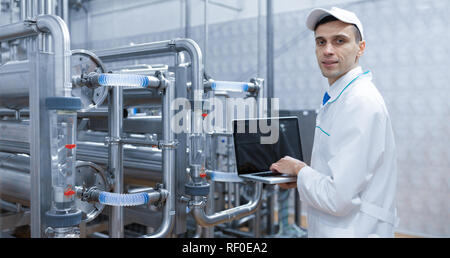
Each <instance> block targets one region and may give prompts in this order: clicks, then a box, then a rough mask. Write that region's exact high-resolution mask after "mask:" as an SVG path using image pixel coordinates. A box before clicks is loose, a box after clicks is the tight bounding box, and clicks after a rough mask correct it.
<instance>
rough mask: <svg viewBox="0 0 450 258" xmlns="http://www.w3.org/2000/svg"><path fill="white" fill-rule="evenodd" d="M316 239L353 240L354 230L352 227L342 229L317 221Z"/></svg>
mask: <svg viewBox="0 0 450 258" xmlns="http://www.w3.org/2000/svg"><path fill="white" fill-rule="evenodd" d="M315 235H316V237H320V238H354V237H356V236H355V230H354V228H353V227H349V228H343V227H341V226H340V225H330V224H328V223H324V222H322V221H321V220H320V219H319V220H318V221H317V228H316V234H315Z"/></svg>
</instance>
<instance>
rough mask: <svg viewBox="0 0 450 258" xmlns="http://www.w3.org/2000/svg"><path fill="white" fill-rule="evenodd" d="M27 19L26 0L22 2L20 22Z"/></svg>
mask: <svg viewBox="0 0 450 258" xmlns="http://www.w3.org/2000/svg"><path fill="white" fill-rule="evenodd" d="M26 18H27V7H26V3H25V0H20V20H21V21H23V20H25V19H26Z"/></svg>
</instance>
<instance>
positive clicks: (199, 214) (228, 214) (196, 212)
mask: <svg viewBox="0 0 450 258" xmlns="http://www.w3.org/2000/svg"><path fill="white" fill-rule="evenodd" d="M254 191H255V192H254V194H253V198H252V199H251V200H250V201H249V202H248V203H246V204H244V205H241V206H238V207H234V208H232V209H227V210H224V211H220V212H216V213H214V214H211V215H207V214H206V212H205V210H204V207H203V206H204V205H195V204H194V208H193V211H192V215H193V216H194V218H195V221H196V222H197V224H199V225H201V226H203V227H210V226H215V225H218V224H221V223H225V222H230V221H232V220H236V219H240V218H242V217H245V216H247V215H249V214H252V213H253V212H255V211H256V209H257V208H258V207H259V205H260V204H261V199H262V198H261V197H262V184H261V183H255V188H254ZM196 198H198V197H196ZM197 201H199V200H197Z"/></svg>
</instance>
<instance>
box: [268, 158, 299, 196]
mask: <svg viewBox="0 0 450 258" xmlns="http://www.w3.org/2000/svg"><path fill="white" fill-rule="evenodd" d="M305 166H306V164H305V163H304V162H302V161H300V160H298V159H294V158H291V157H289V156H285V157H284V158H282V159H280V160H279V161H277V162H275V163H273V164H272V165H271V166H270V170H271V171H272V172H278V173H282V174H289V175H293V176H297V174H298V172H299V171H300V170H301V169H302V168H303V167H305ZM278 186H280V187H281V188H283V189H289V188H295V187H297V182H292V183H284V184H278Z"/></svg>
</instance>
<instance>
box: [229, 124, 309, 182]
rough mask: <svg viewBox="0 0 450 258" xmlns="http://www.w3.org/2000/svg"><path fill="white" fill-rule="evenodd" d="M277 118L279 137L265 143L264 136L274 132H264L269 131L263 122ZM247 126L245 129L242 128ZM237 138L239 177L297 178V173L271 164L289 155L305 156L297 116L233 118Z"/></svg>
mask: <svg viewBox="0 0 450 258" xmlns="http://www.w3.org/2000/svg"><path fill="white" fill-rule="evenodd" d="M255 120H256V121H255ZM261 120H263V121H261ZM275 120H276V122H278V131H279V135H278V140H277V141H276V142H275V141H274V143H271V144H262V143H261V137H268V136H270V135H271V132H269V133H262V131H264V132H265V131H267V129H264V130H260V129H261V128H260V122H262V123H263V124H264V125H267V124H269V125H270V124H272V123H273V122H274V121H275ZM255 122H256V130H255V126H254V125H255ZM251 125H252V126H251ZM243 128H245V130H242V129H243ZM250 129H252V131H250ZM272 135H274V134H272ZM233 139H234V151H235V155H236V167H237V173H238V176H239V177H241V178H243V179H244V180H246V181H255V182H262V183H265V184H280V183H289V182H296V181H297V177H296V176H291V175H285V174H281V173H274V172H272V171H270V166H271V165H272V164H273V163H275V162H277V161H278V160H280V159H282V158H283V157H285V156H290V157H292V158H295V159H298V160H303V154H302V146H301V141H300V131H299V126H298V118H297V117H276V118H274V117H272V118H258V119H246V120H233ZM266 139H268V138H266Z"/></svg>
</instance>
